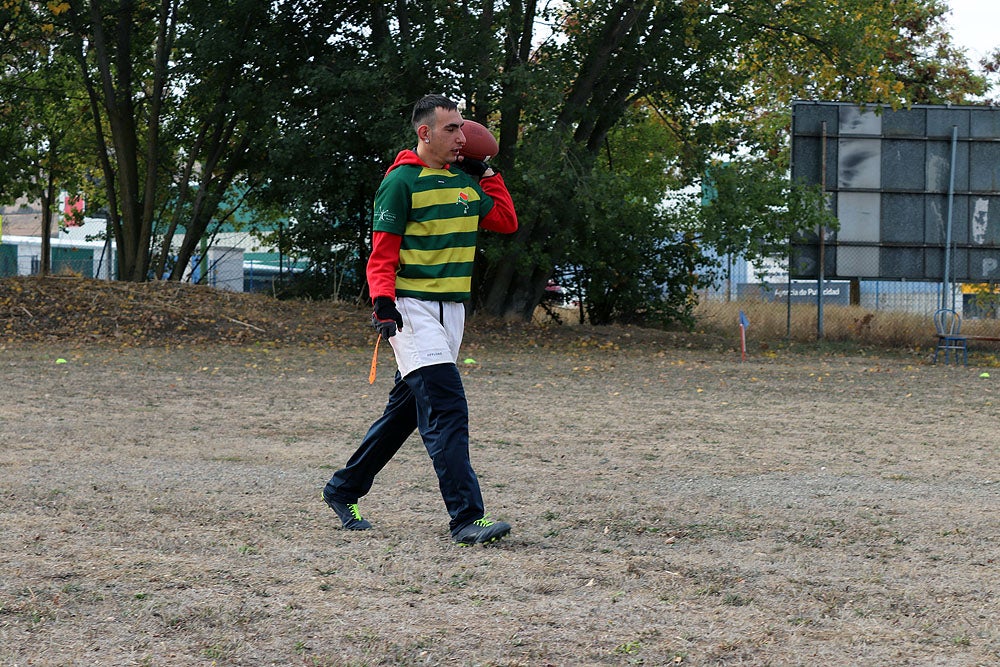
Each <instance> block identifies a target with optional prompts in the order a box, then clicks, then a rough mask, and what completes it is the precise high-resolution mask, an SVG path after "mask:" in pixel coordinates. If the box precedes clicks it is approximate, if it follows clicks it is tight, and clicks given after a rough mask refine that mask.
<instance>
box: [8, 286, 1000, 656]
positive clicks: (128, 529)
mask: <svg viewBox="0 0 1000 667" xmlns="http://www.w3.org/2000/svg"><path fill="white" fill-rule="evenodd" d="M104 289H109V288H97V287H95V286H93V285H90V284H82V285H81V284H79V283H67V282H58V281H53V282H48V283H40V284H38V285H36V284H31V283H26V282H18V283H17V284H16V285H12V284H11V283H9V282H7V281H2V282H0V331H3V330H6V331H7V336H6V338H5V339H3V341H2V342H0V367H2V369H3V390H2V391H3V396H4V398H3V400H2V401H0V498H2V514H0V665H3V666H10V667H13V666H15V665H17V666H20V665H311V666H352V667H361V666H375V665H380V666H381V665H385V666H389V665H392V666H403V665H407V666H409V665H461V666H483V667H487V666H488V667H501V666H503V667H514V666H518V667H541V666H545V665H553V666H556V665H558V666H576V665H803V666H812V665H831V664H836V665H885V666H897V665H913V666H917V665H919V666H925V665H948V666H961V667H965V666H980V665H981V666H986V665H995V664H997V663H998V662H1000V597H998V596H1000V589H998V587H997V581H998V572H1000V569H998V568H1000V565H998V557H1000V521H998V518H997V517H998V516H1000V465H998V463H997V460H998V457H997V454H998V449H1000V445H998V441H997V437H996V424H997V421H998V417H1000V408H998V405H1000V395H998V394H1000V392H998V386H997V382H1000V372H994V373H993V375H994V376H995V377H981V374H983V373H988V372H989V371H990V370H991V369H990V368H989V367H988V366H986V365H978V364H976V363H973V364H971V365H970V366H969V367H964V366H944V365H938V366H934V365H931V364H930V363H929V362H928V354H927V350H926V349H923V350H922V351H913V350H904V351H902V352H885V351H882V352H879V351H877V350H875V349H873V348H864V349H858V348H854V349H851V350H846V351H840V352H835V351H830V350H825V351H816V350H814V349H812V350H802V349H795V348H794V347H792V346H784V345H780V344H777V343H772V344H766V343H764V342H763V341H759V340H758V341H755V343H754V346H753V348H752V350H751V355H750V357H749V358H748V359H747V361H746V362H745V363H741V361H740V358H739V353H738V350H736V349H735V347H734V346H733V341H732V340H727V339H725V338H724V337H722V336H719V335H712V334H708V333H706V334H699V333H695V334H691V335H688V334H678V333H668V332H655V331H649V330H641V329H629V328H592V327H558V328H554V327H541V326H537V325H535V326H530V325H525V326H512V325H504V324H498V323H490V322H474V323H473V324H472V326H471V327H470V331H469V335H468V337H467V344H466V346H465V351H464V356H466V357H467V358H469V359H470V360H472V361H474V363H468V364H462V372H463V376H464V380H465V383H466V390H467V393H468V395H469V400H470V408H471V414H472V420H471V430H472V457H473V464H474V466H475V467H476V470H477V472H478V473H479V476H480V480H481V482H482V485H483V490H484V495H485V497H486V501H487V507H488V509H489V510H490V512H491V514H492V515H493V516H494V517H495V518H500V519H504V520H507V521H509V522H510V523H511V524H512V525H513V530H512V532H511V535H510V536H509V537H508V538H507V539H506V540H504V541H502V542H500V543H499V544H497V545H494V546H490V547H485V548H483V547H476V548H460V547H456V546H454V545H453V544H452V543H451V542H450V541H449V539H448V533H447V516H446V514H445V512H444V508H443V504H442V502H441V499H440V496H439V494H438V491H437V485H436V480H435V478H434V475H433V471H432V469H431V466H430V462H429V460H428V458H427V455H426V453H425V452H424V451H423V447H422V445H421V443H420V441H419V439H418V438H417V437H414V438H411V440H410V441H409V442H408V443H407V444H406V445H405V446H404V448H403V450H402V451H401V452H400V453H399V455H398V456H397V457H396V458H395V459H394V460H393V461H392V462H391V463H390V465H389V466H388V467H387V468H386V470H385V471H384V472H383V473H382V475H380V477H379V478H378V480H377V481H376V486H375V488H374V490H373V492H372V493H371V494H370V495H369V496H368V497H366V498H365V499H363V500H362V509H363V511H364V513H365V515H366V517H367V518H368V519H370V520H371V521H372V522H373V523H374V524H375V528H374V529H373V530H371V531H368V532H365V533H349V532H346V531H342V530H339V529H338V528H337V525H338V522H337V521H336V520H335V517H334V515H333V513H332V512H331V511H330V510H329V509H327V508H326V507H325V505H324V504H323V503H322V500H321V498H320V489H321V487H322V485H323V484H324V483H325V481H326V479H327V478H328V477H329V476H330V474H331V473H332V471H333V469H335V468H336V467H339V466H340V465H341V464H342V463H343V462H344V461H345V460H346V457H347V456H348V455H349V454H350V453H351V452H352V451H353V449H354V447H355V446H356V444H357V442H358V440H359V438H360V437H361V435H362V434H363V433H364V431H365V429H366V428H367V426H368V424H369V423H370V421H371V420H372V419H373V418H374V417H376V416H377V414H378V413H379V412H380V411H381V408H382V406H383V402H384V398H385V395H386V393H387V391H388V389H389V385H390V383H391V376H392V371H393V364H392V359H391V355H389V354H384V355H383V358H382V361H381V364H380V369H379V377H378V379H377V380H376V382H375V384H374V385H373V386H369V385H368V382H367V374H368V362H369V359H370V354H371V347H370V343H371V339H370V336H369V335H368V333H367V332H366V331H365V330H364V327H363V320H364V313H363V312H361V311H357V310H353V311H352V309H350V308H345V307H334V306H331V305H329V304H313V305H309V304H296V305H289V304H271V303H270V302H267V301H266V300H258V299H257V298H255V297H249V296H246V297H235V296H225V297H215V296H212V295H211V294H209V293H207V292H203V291H201V290H196V289H192V290H184V289H181V288H176V287H171V288H170V289H171V290H173V291H171V292H170V293H169V294H167V293H164V292H154V293H153V294H150V293H148V292H146V293H143V294H141V295H139V294H138V292H137V290H156V289H162V288H146V287H142V288H139V287H135V288H132V287H116V288H114V289H115V290H117V291H116V292H114V293H109V292H102V291H101V290H104ZM39 290H41V291H43V292H45V294H46V297H45V298H42V297H40V296H39V295H38V291H39ZM140 297H141V298H140ZM151 297H152V298H151ZM46 299H49V300H50V301H51V302H52V303H54V304H56V305H57V306H58V307H45V306H44V304H45V303H48V301H46ZM213 299H216V301H213ZM134 302H137V303H140V304H142V305H135V303H134ZM130 304H131V305H130ZM156 304H158V305H156ZM72 312H77V313H78V315H77V316H76V317H73V316H70V315H69V313H72ZM758 319H759V318H758ZM358 321H360V322H361V324H362V326H358V325H357V324H355V323H356V322H358ZM32 323H33V326H32ZM43 324H44V325H43ZM74 327H75V328H74ZM168 334H169V335H168Z"/></svg>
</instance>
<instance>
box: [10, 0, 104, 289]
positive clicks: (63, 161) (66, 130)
mask: <svg viewBox="0 0 1000 667" xmlns="http://www.w3.org/2000/svg"><path fill="white" fill-rule="evenodd" d="M62 11H65V6H64V5H53V6H52V7H47V8H41V7H39V6H38V5H37V4H34V3H27V2H23V3H16V2H10V3H7V4H5V5H4V6H3V7H2V8H0V31H2V32H3V33H5V36H6V37H8V38H9V42H7V43H8V44H13V45H15V46H14V47H12V48H10V49H9V50H7V51H6V52H4V53H3V54H2V55H0V61H2V63H3V71H2V76H0V86H2V90H3V92H4V95H3V100H4V102H3V104H2V107H0V116H2V117H3V118H4V122H3V123H2V127H3V130H2V134H3V137H2V140H0V142H2V143H0V156H2V163H3V169H2V171H0V183H3V189H5V190H6V191H8V192H9V193H10V199H15V198H17V197H19V196H27V197H29V198H31V199H33V200H39V201H40V202H41V211H42V221H41V253H40V263H39V272H40V273H41V274H42V275H46V274H48V273H49V272H50V270H51V248H50V240H51V233H52V230H53V222H54V220H53V214H54V212H55V207H56V202H57V200H58V195H59V193H60V191H61V190H64V189H65V190H69V191H73V192H75V191H77V189H78V188H79V184H80V181H81V174H82V173H83V171H82V170H81V156H82V155H83V154H84V153H86V152H88V150H89V144H88V143H87V141H86V134H85V132H84V131H83V130H84V127H83V124H82V123H81V122H80V118H81V116H82V114H83V113H84V109H83V108H82V102H83V100H82V98H81V97H80V95H79V92H80V91H79V87H78V85H77V83H78V82H77V81H76V79H75V78H74V76H73V65H72V62H71V61H70V60H68V59H67V57H66V55H65V53H63V52H62V51H60V50H59V49H58V48H55V46H56V36H55V33H54V30H53V26H52V24H51V22H50V21H51V15H52V14H57V13H59V12H62Z"/></svg>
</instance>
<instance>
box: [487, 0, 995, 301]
mask: <svg viewBox="0 0 1000 667" xmlns="http://www.w3.org/2000/svg"><path fill="white" fill-rule="evenodd" d="M511 4H512V6H514V5H516V6H517V8H523V9H524V10H526V11H527V12H530V9H531V8H532V7H533V6H534V5H533V4H530V3H529V4H527V5H521V4H518V3H511ZM514 13H517V12H514ZM942 13H943V6H942V3H941V2H938V0H876V2H871V1H870V0H837V1H835V2H829V3H815V2H810V1H809V0H789V1H788V2H781V3H765V2H760V1H759V0H738V1H737V2H725V3H723V2H699V3H689V2H624V1H622V2H612V1H608V2H597V3H570V4H568V5H567V6H566V10H565V13H564V14H562V15H561V16H560V17H559V18H560V20H561V22H562V23H561V25H562V26H563V30H562V36H563V37H564V39H562V40H559V41H555V42H552V43H551V44H547V45H545V46H543V47H542V48H541V49H540V50H539V52H538V53H537V54H536V56H535V57H534V58H533V59H532V60H531V61H530V62H525V61H524V59H523V58H522V57H520V56H521V55H523V52H518V56H517V57H514V56H513V55H512V52H513V49H514V48H515V46H516V45H521V46H523V45H524V44H525V42H526V41H529V40H528V38H526V35H525V31H527V30H528V28H527V26H528V25H531V24H530V23H528V22H516V21H515V22H511V23H510V24H508V26H507V35H506V39H505V40H504V43H505V44H507V45H508V59H507V62H508V63H509V64H514V65H518V68H517V69H508V70H505V76H507V77H510V79H511V80H512V81H521V80H527V79H531V80H540V81H549V80H554V81H558V82H560V83H561V84H562V85H560V86H558V87H557V88H556V87H550V86H548V87H547V86H539V88H544V89H545V91H546V94H549V95H551V91H552V90H553V89H556V90H562V91H565V94H564V95H562V96H561V97H560V98H559V99H558V100H557V103H556V104H552V102H553V100H552V98H551V97H549V98H540V99H538V101H537V102H535V101H534V100H532V99H531V94H530V93H526V92H525V89H524V87H517V86H511V88H510V92H509V94H510V95H513V96H516V97H517V101H511V100H509V99H507V98H506V95H507V94H508V89H507V88H504V92H505V98H504V99H502V100H500V102H499V103H498V106H499V108H500V109H501V110H502V111H503V113H505V114H506V113H507V112H508V110H509V109H510V110H518V109H529V108H530V107H532V106H535V107H536V108H539V109H542V108H545V107H546V106H547V105H548V106H551V107H552V108H554V112H553V113H552V114H551V115H547V116H546V115H542V116H541V117H540V118H530V114H529V113H525V114H524V116H523V117H522V118H521V119H520V120H521V122H523V123H524V126H523V135H524V137H525V142H522V144H521V147H522V148H520V149H519V153H518V155H517V160H516V164H517V170H518V175H519V176H520V177H521V178H520V180H519V181H518V182H517V189H518V192H517V195H518V196H517V198H516V200H517V201H518V202H519V203H521V202H524V201H530V202H531V205H530V206H529V207H528V210H527V215H522V217H523V218H525V220H523V223H524V226H523V227H522V230H521V231H520V232H519V233H518V234H517V235H516V236H515V237H514V238H513V239H512V240H510V241H500V243H501V244H503V246H504V247H503V250H502V251H497V250H495V249H494V250H493V251H492V256H494V257H496V258H497V259H496V261H495V262H494V263H492V265H491V267H490V268H489V269H487V270H486V272H485V273H487V274H489V275H490V276H491V278H492V281H491V285H490V288H489V292H488V294H487V296H486V298H485V300H484V301H483V303H484V305H485V307H486V309H487V310H489V311H490V312H492V313H495V314H498V315H507V316H516V317H528V316H530V313H531V310H533V307H534V304H535V303H537V298H538V297H539V296H540V295H541V293H542V291H543V290H544V286H545V282H546V279H547V277H548V276H547V272H546V270H545V268H546V267H547V266H549V267H555V266H559V265H566V264H570V265H572V264H574V263H578V262H579V261H580V258H581V257H585V256H586V249H585V248H582V247H581V246H580V244H578V243H576V242H575V241H576V239H575V238H573V237H571V236H568V235H567V234H566V232H565V230H567V229H581V228H588V227H589V228H591V229H594V230H595V234H596V235H600V234H606V235H608V236H610V237H611V238H614V237H615V235H616V233H617V226H618V225H620V220H619V218H618V217H617V216H615V215H603V216H602V215H599V214H600V212H599V211H597V212H595V211H591V210H589V209H588V208H587V207H586V206H584V205H581V204H580V203H579V202H578V200H576V199H575V198H569V197H568V193H580V192H591V191H592V190H591V188H589V186H588V182H589V181H590V179H591V178H593V176H594V174H595V169H597V168H598V165H597V161H596V156H597V155H598V153H599V151H600V150H601V149H602V147H603V146H604V144H605V142H606V141H607V140H608V137H609V132H610V131H611V129H612V128H614V127H616V126H617V125H618V124H620V123H622V122H623V119H624V118H625V117H626V114H627V110H628V109H629V108H630V107H631V106H632V105H634V104H636V103H638V102H640V101H642V102H645V103H646V104H648V105H649V106H650V107H651V108H653V109H655V110H656V113H657V115H658V116H659V117H660V118H661V119H662V120H663V122H664V123H665V124H666V125H667V126H668V127H670V128H671V129H672V130H673V132H674V133H675V134H676V137H677V139H678V142H677V144H676V145H675V146H674V149H675V150H676V152H675V153H674V158H675V164H676V167H677V168H678V170H679V172H680V173H681V174H682V179H681V180H682V181H685V182H687V183H691V184H693V183H695V182H697V181H698V180H699V179H700V177H701V174H702V173H704V168H705V167H706V166H707V165H708V164H709V162H710V159H711V157H712V156H715V157H716V158H721V159H731V158H732V156H733V155H737V154H739V153H741V152H742V153H744V154H746V152H747V151H750V156H751V157H754V156H756V162H755V161H754V160H750V161H747V162H746V165H745V166H746V167H747V168H748V169H749V171H748V172H746V173H748V174H752V178H753V179H758V180H757V181H756V182H762V181H761V180H760V179H766V180H767V181H768V182H769V183H770V186H769V188H767V189H764V188H749V187H744V189H743V191H742V192H741V196H759V197H761V199H760V201H758V202H755V203H754V204H753V205H752V206H749V207H742V208H741V207H736V208H731V209H730V211H729V212H730V213H731V214H745V215H747V216H749V217H746V218H742V219H732V220H730V221H728V223H727V224H726V225H719V224H718V220H717V219H716V221H715V222H716V223H717V224H716V227H715V228H714V229H709V230H703V231H704V233H700V232H699V230H698V220H699V219H701V218H700V217H699V216H695V218H694V219H693V220H692V221H691V222H690V224H687V225H683V228H686V229H689V230H692V231H689V232H687V233H686V234H687V235H688V236H690V235H692V234H693V235H694V236H693V237H692V238H700V239H701V243H700V245H699V248H700V250H701V252H702V253H708V252H710V251H711V250H719V251H721V250H723V249H725V248H730V249H734V250H739V251H741V252H744V251H750V252H755V251H757V250H759V249H761V248H763V247H766V246H770V245H772V243H771V241H773V239H775V238H778V237H780V236H781V235H782V234H784V233H787V232H788V230H789V224H793V225H794V224H797V225H800V226H803V227H809V226H812V225H813V224H815V223H816V221H817V219H818V218H822V216H823V213H822V211H821V209H820V208H819V207H816V210H815V211H813V209H812V208H810V207H808V206H803V202H804V201H805V200H810V199H811V200H813V201H815V193H812V194H810V193H805V192H799V193H796V192H793V191H792V190H791V189H789V188H788V187H787V186H782V185H779V184H780V183H782V181H783V180H784V179H785V178H786V172H785V166H786V165H787V161H785V162H784V164H782V160H781V159H775V158H780V155H778V153H779V152H780V149H781V147H782V146H781V142H782V141H787V139H786V137H787V133H783V132H781V131H780V130H781V129H783V128H784V127H786V126H787V124H785V123H782V122H780V121H779V123H777V130H778V131H775V130H776V123H775V122H774V118H773V117H774V115H775V114H774V110H775V109H776V107H778V106H779V105H786V102H787V100H788V99H791V98H792V97H795V96H801V95H806V96H808V95H810V94H833V93H834V92H836V93H837V96H838V97H839V98H840V99H853V100H856V101H886V102H891V103H894V104H903V103H905V102H906V101H908V100H912V101H918V100H920V99H923V98H922V97H921V95H923V96H927V95H932V94H933V95H943V94H945V93H948V94H953V95H956V96H961V95H962V94H964V92H963V91H973V90H977V86H978V81H977V80H976V79H975V78H974V77H971V76H969V75H968V70H967V68H966V69H964V70H963V69H962V68H961V67H958V66H956V67H954V68H952V69H949V70H948V72H949V76H948V78H946V79H945V78H944V77H941V76H937V78H934V76H936V75H935V73H934V71H933V70H932V69H931V68H930V67H929V64H931V63H934V62H936V60H935V58H938V57H939V56H940V55H941V54H942V53H943V54H945V56H947V57H948V58H953V57H954V55H955V54H954V51H953V50H952V51H948V50H947V48H946V47H947V39H946V35H945V33H943V32H942V31H940V30H939V27H940V16H941V14H942ZM915 38H920V39H921V40H923V41H921V42H920V46H921V48H912V49H911V50H909V51H905V52H903V51H900V50H899V49H898V44H899V43H903V42H905V41H907V40H910V41H912V40H913V39H915ZM936 46H940V47H942V48H944V49H945V50H944V51H937V52H935V51H933V48H934V47H936ZM953 64H954V63H953ZM521 69H527V70H528V71H527V72H522V71H520V70H521ZM542 69H545V72H544V73H539V70H542ZM914 72H921V73H923V74H922V78H920V77H916V76H914V75H913V73H914ZM929 78H933V83H934V84H936V86H937V87H936V88H935V87H934V86H931V85H929V83H928V79H929ZM918 83H919V84H920V85H917V84H918ZM525 99H527V100H528V101H527V102H524V101H522V100H525ZM540 115H541V114H540ZM779 118H780V114H779ZM529 119H530V120H531V121H533V123H531V125H529V124H528V122H526V121H528V120H529ZM758 119H759V122H758ZM780 120H783V119H780ZM507 122H508V121H507V119H506V118H505V119H503V120H501V127H505V126H506V123H507ZM747 127H750V128H751V131H749V132H748V131H747V130H746V129H745V128H747ZM539 132H546V133H550V134H551V135H553V137H555V138H553V139H551V141H549V142H548V143H549V145H551V146H552V150H551V151H550V152H549V158H548V160H547V161H545V162H544V163H543V166H542V167H541V169H539V166H538V162H532V161H529V160H524V161H521V160H520V158H521V157H528V156H531V157H536V158H537V154H536V153H534V152H532V151H525V150H523V147H524V143H526V142H527V141H529V140H530V141H532V142H537V137H538V133H539ZM560 141H561V143H560ZM503 154H504V147H503V146H501V155H503ZM761 158H763V159H765V160H767V159H771V160H772V162H770V163H769V162H761V161H760V159H761ZM553 162H555V163H556V164H558V165H559V167H557V168H555V169H548V167H549V165H550V164H551V163H553ZM529 170H530V171H532V172H534V171H535V170H539V171H540V172H541V173H539V174H536V173H531V174H530V175H529V173H528V172H529ZM744 171H745V170H735V171H734V172H732V173H734V174H736V173H744ZM753 182H755V181H753V180H750V181H745V182H744V184H745V186H749V185H750V184H751V183H753ZM775 194H781V196H784V197H791V198H792V199H791V200H786V201H785V202H784V204H783V206H782V207H781V210H782V211H784V212H783V213H781V214H780V215H778V214H777V213H778V212H779V211H778V210H776V209H775V208H774V207H775V206H776V204H777V202H776V201H775V198H774V195H775ZM571 207H575V210H573V209H572V208H571ZM567 209H570V210H567ZM682 209H683V207H682ZM686 210H688V211H694V210H696V208H695V207H691V206H688V207H686ZM765 211H766V212H769V213H768V214H767V215H761V212H765ZM789 211H795V212H796V213H807V212H808V213H809V214H810V215H809V217H807V218H799V219H798V220H790V219H789V217H788V212H789ZM595 214H596V215H595ZM573 218H576V220H575V221H574V220H573ZM584 222H585V223H586V224H584ZM678 222H682V221H680V220H679V221H678ZM650 223H651V224H652V223H653V219H652V218H651V219H650ZM668 231H669V234H668V236H667V237H665V238H664V242H667V241H668V240H669V239H671V238H677V235H678V233H679V232H678V230H677V229H670V230H668ZM723 232H725V233H726V234H728V236H724V235H723ZM681 236H682V237H684V238H686V237H687V236H685V235H684V234H682V235H681ZM755 239H757V240H755ZM758 240H760V241H759V242H758ZM764 240H767V242H764ZM713 243H714V244H715V246H716V247H715V248H712V247H710V244H713ZM703 257H704V255H703ZM651 259H652V258H651ZM630 268H634V267H630ZM678 277H679V278H681V279H683V276H678Z"/></svg>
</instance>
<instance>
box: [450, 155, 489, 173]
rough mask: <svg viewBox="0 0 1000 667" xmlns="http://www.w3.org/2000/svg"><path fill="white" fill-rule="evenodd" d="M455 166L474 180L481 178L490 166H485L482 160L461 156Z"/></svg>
mask: <svg viewBox="0 0 1000 667" xmlns="http://www.w3.org/2000/svg"><path fill="white" fill-rule="evenodd" d="M455 166H456V167H458V168H459V169H461V170H462V171H464V172H465V173H467V174H468V175H469V176H475V177H476V178H482V176H483V174H485V173H486V170H487V169H489V168H490V165H488V164H486V163H485V162H483V161H482V160H476V159H474V158H471V157H465V156H463V157H462V159H461V160H458V161H457V162H455Z"/></svg>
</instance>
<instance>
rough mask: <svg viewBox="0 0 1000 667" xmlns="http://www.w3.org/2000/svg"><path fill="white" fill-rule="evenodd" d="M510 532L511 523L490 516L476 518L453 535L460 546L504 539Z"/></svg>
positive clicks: (452, 537) (489, 542)
mask: <svg viewBox="0 0 1000 667" xmlns="http://www.w3.org/2000/svg"><path fill="white" fill-rule="evenodd" d="M509 532H510V524H509V523H504V522H503V521H490V519H489V518H488V517H485V516H484V517H483V518H482V519H476V520H475V521H473V522H472V523H470V524H469V525H467V526H465V527H464V528H462V529H461V530H459V531H458V532H457V533H455V534H454V535H452V536H451V539H453V540H454V541H455V542H457V543H458V544H459V545H460V546H463V547H467V546H471V545H473V544H492V543H493V542H496V541H497V540H500V539H503V538H504V537H506V535H507V534H508V533H509Z"/></svg>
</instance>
